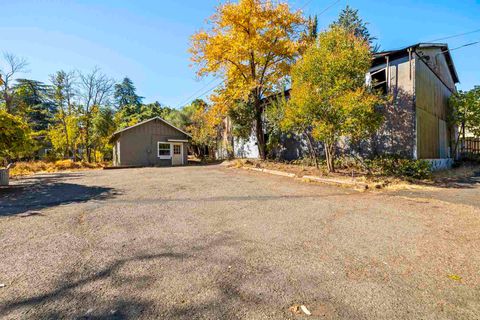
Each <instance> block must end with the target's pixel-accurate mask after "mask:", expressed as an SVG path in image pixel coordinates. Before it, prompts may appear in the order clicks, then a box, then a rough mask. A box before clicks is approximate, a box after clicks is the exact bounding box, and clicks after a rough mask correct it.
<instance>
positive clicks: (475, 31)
mask: <svg viewBox="0 0 480 320" xmlns="http://www.w3.org/2000/svg"><path fill="white" fill-rule="evenodd" d="M477 32H480V29H477V30H473V31H468V32H464V33H459V34H454V35H452V36H447V37H443V38H438V39H433V40H429V41H427V42H435V41H440V40H447V39H453V38H458V37H462V36H466V35H469V34H472V33H477Z"/></svg>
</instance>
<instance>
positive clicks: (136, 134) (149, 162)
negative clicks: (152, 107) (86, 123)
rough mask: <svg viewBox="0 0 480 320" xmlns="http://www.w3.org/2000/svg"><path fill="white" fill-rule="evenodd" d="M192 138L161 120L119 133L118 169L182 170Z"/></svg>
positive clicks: (115, 147)
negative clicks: (123, 167) (120, 167)
mask: <svg viewBox="0 0 480 320" xmlns="http://www.w3.org/2000/svg"><path fill="white" fill-rule="evenodd" d="M190 138H191V137H190V135H189V134H188V133H186V132H184V131H182V130H180V129H179V128H177V127H175V126H174V125H172V124H170V123H168V122H167V121H165V120H163V119H161V118H160V117H155V118H152V119H149V120H145V121H142V122H140V123H137V124H136V125H133V126H131V127H128V128H125V129H122V130H119V131H117V132H115V133H114V134H113V135H112V137H111V138H110V142H111V143H112V144H113V165H114V166H181V165H186V164H187V156H188V142H189V139H190Z"/></svg>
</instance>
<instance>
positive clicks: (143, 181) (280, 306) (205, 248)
mask: <svg viewBox="0 0 480 320" xmlns="http://www.w3.org/2000/svg"><path fill="white" fill-rule="evenodd" d="M462 195H464V196H462ZM454 196H456V197H457V198H456V199H457V200H455V201H452V199H454V198H453V197H454ZM474 199H476V200H477V201H474ZM479 199H480V185H478V184H477V183H476V182H472V183H470V184H468V186H465V187H458V188H452V189H447V188H445V189H439V190H429V191H425V190H421V191H409V192H389V193H378V192H366V193H359V192H355V191H351V190H347V189H342V188H336V187H331V186H322V185H315V184H306V183H301V182H297V181H294V180H291V179H289V178H283V177H276V176H270V175H266V174H263V173H256V172H247V171H243V170H237V169H227V168H223V167H221V166H216V165H215V166H206V167H182V168H144V169H127V170H111V171H87V172H74V173H63V174H49V175H36V176H33V177H30V178H27V179H23V180H18V181H14V186H13V187H12V188H9V189H0V283H4V284H5V287H3V288H0V317H2V318H5V319H50V318H80V319H133V318H135V319H137V318H144V319H152V318H160V319H307V318H308V319H478V318H479V315H480V274H479V266H480V239H479V230H480V219H479V213H480V208H479V204H478V202H479V201H478V200H479ZM302 304H304V305H305V306H307V308H308V309H309V310H310V311H311V313H312V315H311V316H309V317H308V316H306V315H303V314H296V313H295V312H292V311H291V310H289V308H290V307H292V306H295V305H302Z"/></svg>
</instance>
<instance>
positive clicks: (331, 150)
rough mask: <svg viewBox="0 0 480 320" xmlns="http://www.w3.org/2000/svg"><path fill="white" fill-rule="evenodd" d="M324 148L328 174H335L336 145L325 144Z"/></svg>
mask: <svg viewBox="0 0 480 320" xmlns="http://www.w3.org/2000/svg"><path fill="white" fill-rule="evenodd" d="M324 146H325V158H326V160H327V169H328V172H335V162H334V160H335V145H334V144H333V143H328V142H325V143H324Z"/></svg>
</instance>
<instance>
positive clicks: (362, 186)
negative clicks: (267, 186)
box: [242, 167, 368, 190]
mask: <svg viewBox="0 0 480 320" xmlns="http://www.w3.org/2000/svg"><path fill="white" fill-rule="evenodd" d="M242 169H244V170H249V171H255V172H264V173H268V174H273V175H277V176H283V177H288V178H297V176H296V175H295V173H288V172H284V171H278V170H270V169H262V168H254V167H242ZM298 179H300V180H302V181H308V182H319V183H324V184H329V185H336V186H342V187H353V188H355V189H361V190H366V189H368V184H366V183H363V182H355V181H352V182H350V181H344V180H338V179H329V178H323V177H317V176H303V177H299V178H298Z"/></svg>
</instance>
